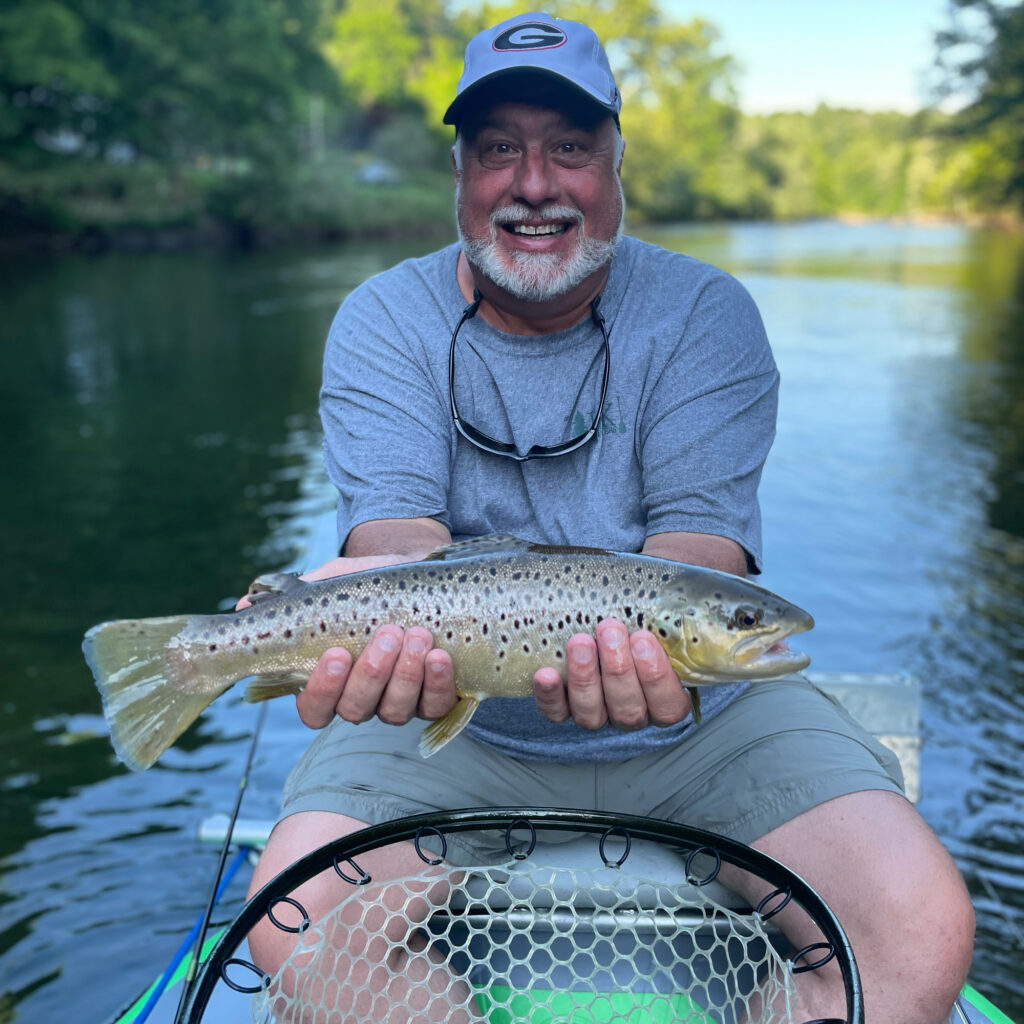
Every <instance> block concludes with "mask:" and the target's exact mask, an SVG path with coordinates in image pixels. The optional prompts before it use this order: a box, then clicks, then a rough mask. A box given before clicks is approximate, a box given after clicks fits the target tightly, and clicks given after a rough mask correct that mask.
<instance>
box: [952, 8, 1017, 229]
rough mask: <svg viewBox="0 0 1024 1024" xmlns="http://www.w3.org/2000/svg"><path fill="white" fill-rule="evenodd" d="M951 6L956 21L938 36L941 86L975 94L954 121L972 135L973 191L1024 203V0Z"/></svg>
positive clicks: (986, 199)
mask: <svg viewBox="0 0 1024 1024" xmlns="http://www.w3.org/2000/svg"><path fill="white" fill-rule="evenodd" d="M951 8H952V12H951V13H952V16H953V20H952V25H951V27H950V28H949V29H948V30H946V31H944V32H941V33H940V34H939V36H938V38H937V42H938V44H939V47H940V53H939V64H940V66H941V67H942V69H943V70H944V72H945V76H946V77H945V81H944V83H943V86H942V91H943V92H944V93H946V94H950V95H956V94H963V93H966V94H967V95H968V96H970V97H971V98H970V102H968V103H967V105H966V106H965V107H964V108H963V109H962V110H961V111H960V112H959V113H958V115H957V117H956V118H955V120H954V121H953V123H952V125H951V126H950V127H951V131H952V132H954V133H955V134H957V135H958V136H960V137H962V138H965V139H968V140H969V145H970V149H971V151H972V156H973V160H972V163H973V168H972V178H973V180H972V182H971V187H972V190H973V191H974V193H975V195H976V196H977V198H978V200H979V202H980V203H981V204H982V205H984V206H989V207H991V206H993V205H996V204H999V203H1007V202H1009V203H1012V204H1014V205H1015V206H1016V208H1017V209H1018V210H1021V209H1024V3H1016V4H1007V3H1000V2H996V0H951Z"/></svg>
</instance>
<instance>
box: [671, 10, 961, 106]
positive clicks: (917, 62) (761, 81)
mask: <svg viewBox="0 0 1024 1024" xmlns="http://www.w3.org/2000/svg"><path fill="white" fill-rule="evenodd" d="M662 9H663V10H664V11H665V12H666V13H667V14H669V15H671V16H672V17H674V18H676V19H679V20H682V21H686V20H689V19H690V18H694V17H701V18H704V19H705V20H707V21H710V22H712V23H713V24H714V25H715V26H716V27H717V28H718V30H719V32H720V41H719V44H718V52H719V53H728V54H730V55H731V56H732V57H734V58H735V59H736V61H737V62H738V64H739V65H740V70H739V73H738V74H736V76H735V83H736V86H737V90H738V92H739V98H740V106H741V107H742V109H743V110H744V111H746V112H748V113H768V112H771V111H776V110H813V109H814V108H815V107H816V106H817V105H818V104H819V103H827V104H829V105H830V106H848V107H859V108H861V109H864V110H900V111H903V112H910V111H914V110H918V109H920V108H921V107H922V106H924V105H925V104H926V103H927V101H928V95H927V92H926V90H925V82H926V79H927V77H928V75H929V73H930V72H931V71H932V68H933V66H934V62H935V54H936V47H935V33H936V32H937V31H938V30H940V29H942V28H946V27H948V25H949V23H950V21H949V15H948V10H949V4H948V0H662Z"/></svg>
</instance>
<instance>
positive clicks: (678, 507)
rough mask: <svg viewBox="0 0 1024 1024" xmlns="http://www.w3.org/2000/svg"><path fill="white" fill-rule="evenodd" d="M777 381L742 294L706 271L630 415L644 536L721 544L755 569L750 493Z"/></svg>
mask: <svg viewBox="0 0 1024 1024" xmlns="http://www.w3.org/2000/svg"><path fill="white" fill-rule="evenodd" d="M778 383H779V374H778V370H777V369H776V366H775V360H774V358H773V357H772V353H771V349H770V347H769V345H768V339H767V336H766V335H765V330H764V325H763V323H762V321H761V316H760V314H759V313H758V311H757V307H756V306H755V305H754V301H753V299H751V297H750V295H749V294H748V293H747V291H746V289H745V288H743V286H742V285H740V284H739V282H738V281H736V280H735V279H734V278H732V277H730V276H729V275H727V274H724V273H716V274H714V275H713V276H711V277H710V278H709V280H708V281H707V282H706V283H705V284H704V286H703V287H702V289H701V291H700V293H699V295H698V297H697V299H696V300H695V302H694V304H693V306H692V307H691V309H690V311H689V315H688V316H687V319H686V322H685V324H684V327H683V331H682V335H681V336H680V339H679V343H678V345H677V347H676V349H675V351H674V352H672V353H671V355H670V356H669V358H668V359H667V360H666V361H665V363H664V365H663V366H662V367H661V372H660V375H659V377H658V379H657V380H656V381H655V382H654V385H653V387H652V389H651V393H650V398H649V399H648V401H647V402H646V404H645V407H644V409H643V410H642V412H641V417H640V424H639V426H640V438H639V440H640V452H641V463H642V472H643V500H644V506H645V511H646V516H647V533H648V535H650V534H654V533H665V532H668V531H676V530H678V531H683V532H688V533H710V534H716V535H718V536H723V537H729V538H730V539H732V540H734V541H736V542H737V543H738V544H740V546H741V547H743V549H744V550H745V551H746V553H747V563H748V570H749V571H750V572H754V573H757V572H760V571H761V516H760V509H759V506H758V501H757V488H758V484H759V482H760V479H761V470H762V468H763V466H764V462H765V459H766V458H767V455H768V451H769V449H770V448H771V445H772V441H773V439H774V437H775V415H776V408H777V402H778Z"/></svg>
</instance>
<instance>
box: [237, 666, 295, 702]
mask: <svg viewBox="0 0 1024 1024" xmlns="http://www.w3.org/2000/svg"><path fill="white" fill-rule="evenodd" d="M308 682H309V673H308V672H292V671H285V672H265V673H263V674H262V675H258V676H254V677H253V678H252V679H250V680H249V682H248V683H246V684H245V700H246V703H248V704H258V703H259V702H260V701H263V700H270V699H271V698H273V697H288V696H291V695H294V694H296V693H301V692H302V689H303V687H305V685H306V683H308Z"/></svg>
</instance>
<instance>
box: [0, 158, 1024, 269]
mask: <svg viewBox="0 0 1024 1024" xmlns="http://www.w3.org/2000/svg"><path fill="white" fill-rule="evenodd" d="M0 171H3V172H4V173H3V174H2V176H0V178H2V181H3V185H2V187H0V254H18V253H22V252H32V251H40V252H63V251H85V252H98V251H106V250H115V251H147V250H150V251H152V250H188V249H245V248H268V247H272V246H276V245H283V244H318V243H324V242H338V241H345V240H356V239H370V238H374V239H388V238H422V237H434V236H437V235H439V234H441V233H444V232H446V231H451V230H452V227H453V220H454V214H453V207H452V178H451V174H450V173H449V172H447V171H443V170H437V169H435V168H429V169H426V170H424V169H411V170H410V169H408V168H400V167H396V166H394V165H391V164H389V163H387V162H386V161H383V160H379V159H378V160H374V159H370V158H367V157H366V156H365V155H364V156H362V157H360V156H353V155H350V154H343V153H334V154H330V155H328V156H326V157H322V158H320V159H319V160H317V161H311V162H308V163H305V164H302V165H300V166H298V167H296V168H295V169H294V170H293V171H291V172H290V173H289V174H288V175H286V176H284V177H280V178H276V179H273V180H271V179H270V178H269V177H267V178H260V177H259V176H257V175H255V174H253V173H250V172H244V171H242V170H240V169H238V168H231V167H230V166H227V167H226V166H219V167H197V168H188V169H186V170H182V171H180V172H178V173H177V174H174V175H172V174H169V173H168V172H167V170H166V169H165V168H161V167H157V166H148V165H146V164H141V163H140V164H133V165H130V166H122V167H118V166H102V167H99V168H97V167H96V166H92V167H91V168H90V169H89V171H88V174H85V173H81V176H80V177H79V176H77V175H75V174H74V173H73V172H62V173H61V174H59V175H57V174H53V173H50V174H40V173H34V174H31V175H28V174H24V175H21V176H20V177H19V175H17V174H14V173H11V171H10V168H2V167H0ZM630 213H631V216H630V221H631V223H632V222H636V224H637V225H638V226H639V225H642V224H643V223H644V222H643V221H642V220H641V219H640V218H638V217H637V215H636V213H637V211H636V207H635V205H634V206H633V207H631V208H630ZM726 219H728V218H726ZM739 219H741V220H747V219H762V218H747V217H741V218H739ZM764 219H765V220H766V221H767V222H774V223H792V222H800V221H804V220H808V219H810V220H813V219H817V218H815V217H814V216H813V215H801V216H794V217H793V218H776V220H775V221H771V219H770V218H764ZM827 219H829V220H835V221H839V222H841V223H848V224H862V223H871V222H879V221H887V222H889V223H902V224H937V223H956V224H961V225H964V226H966V227H986V228H995V229H999V230H1010V231H1020V230H1024V220H1022V219H1021V217H1020V216H1019V215H1017V214H1015V213H1013V212H1011V211H1006V210H1003V211H993V212H990V213H979V212H977V211H964V210H949V211H942V210H935V209H930V210H927V211H923V210H922V211H907V212H901V213H898V214H895V215H888V216H879V215H878V214H872V213H867V212H863V211H858V210H849V211H841V212H838V213H832V214H829V215H828V217H827Z"/></svg>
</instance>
